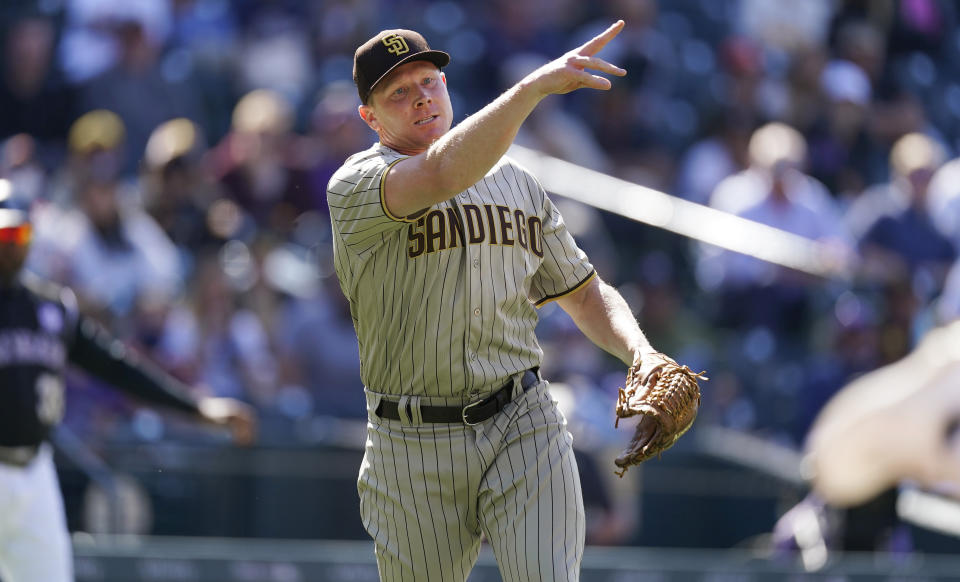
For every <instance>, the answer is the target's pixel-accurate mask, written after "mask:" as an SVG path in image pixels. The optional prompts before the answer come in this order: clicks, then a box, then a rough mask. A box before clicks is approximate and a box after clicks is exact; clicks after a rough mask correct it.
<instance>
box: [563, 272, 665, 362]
mask: <svg viewBox="0 0 960 582" xmlns="http://www.w3.org/2000/svg"><path fill="white" fill-rule="evenodd" d="M557 303H559V304H560V307H562V308H563V310H564V311H566V312H567V313H568V314H569V315H570V317H571V318H572V319H573V321H574V323H576V324H577V327H578V328H580V331H582V332H583V333H584V335H586V336H587V337H588V338H589V339H590V341H592V342H593V343H595V344H596V345H598V346H599V347H601V348H603V349H604V350H605V351H607V352H609V353H610V354H613V355H614V356H616V357H617V358H619V359H620V361H622V362H623V363H625V364H626V365H627V366H630V365H633V364H635V363H638V362H639V361H640V360H642V359H643V357H644V355H646V354H653V353H656V350H655V349H653V347H652V346H651V345H650V342H649V341H647V337H646V336H645V335H644V334H643V331H641V329H640V326H639V325H638V324H637V320H636V318H635V317H634V316H633V313H632V312H631V311H630V306H629V305H627V302H626V301H625V300H624V299H623V297H622V296H621V295H620V293H619V292H618V291H617V290H616V289H614V288H613V287H611V286H610V285H608V284H606V283H605V282H603V281H602V280H600V277H594V279H593V280H592V281H590V283H588V284H587V285H585V286H584V287H583V288H582V289H579V290H577V291H576V292H574V293H571V294H570V295H566V296H564V297H562V298H560V299H558V300H557Z"/></svg>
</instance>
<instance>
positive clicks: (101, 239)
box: [28, 111, 182, 337]
mask: <svg viewBox="0 0 960 582" xmlns="http://www.w3.org/2000/svg"><path fill="white" fill-rule="evenodd" d="M122 136H123V125H122V124H121V123H120V121H119V120H118V119H117V118H116V116H115V115H113V114H111V113H109V112H105V111H94V112H91V113H90V114H87V115H85V116H83V117H81V118H80V119H78V120H77V121H76V123H75V124H74V126H73V127H72V128H71V133H70V137H71V140H70V145H71V150H72V152H73V153H74V154H76V156H77V157H76V159H75V160H76V165H75V166H74V168H73V170H74V171H75V172H74V174H73V179H74V181H73V182H72V189H71V191H70V195H71V200H72V202H74V203H75V207H70V208H61V207H59V206H58V205H49V206H47V207H45V208H44V212H43V213H41V214H40V216H39V217H38V219H37V224H36V242H35V244H36V250H35V252H34V253H33V254H31V261H30V262H29V263H28V268H29V269H30V270H32V271H34V272H36V273H38V274H40V275H42V276H44V277H45V278H48V279H51V280H54V281H56V282H58V283H61V284H65V285H70V286H72V287H73V288H74V290H75V292H76V293H77V296H78V299H79V300H80V302H81V305H84V306H85V308H86V309H88V310H89V311H90V312H91V313H93V314H96V315H99V316H100V317H101V318H103V319H104V320H105V321H107V322H109V323H110V324H111V325H113V326H114V329H116V330H117V332H118V333H119V334H120V335H121V336H124V334H127V337H129V335H130V334H131V333H133V329H134V328H135V327H136V314H137V309H138V308H140V307H143V306H145V305H164V304H166V303H168V302H170V301H172V300H173V299H174V298H175V297H176V295H177V293H178V292H179V290H180V286H181V284H182V279H181V278H182V272H181V270H180V265H179V262H178V259H177V254H176V249H175V247H174V246H173V244H172V243H171V242H170V239H168V238H167V237H166V235H165V234H164V233H163V230H161V229H160V227H159V226H157V224H156V222H154V221H153V219H152V218H150V216H149V215H148V214H147V213H146V212H144V211H143V209H142V208H141V207H140V206H138V205H137V204H136V203H135V201H134V200H131V199H130V198H129V197H127V198H125V197H124V193H123V183H122V182H121V181H120V179H119V173H118V169H119V168H118V164H117V162H118V160H119V154H118V150H120V149H121V148H122V147H123V139H122Z"/></svg>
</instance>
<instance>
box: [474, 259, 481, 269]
mask: <svg viewBox="0 0 960 582" xmlns="http://www.w3.org/2000/svg"><path fill="white" fill-rule="evenodd" d="M473 268H474V269H479V268H480V259H473Z"/></svg>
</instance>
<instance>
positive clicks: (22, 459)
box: [0, 446, 40, 468]
mask: <svg viewBox="0 0 960 582" xmlns="http://www.w3.org/2000/svg"><path fill="white" fill-rule="evenodd" d="M38 452H40V447H31V446H25V447H0V463H3V464H4V465H13V466H14V467H21V468H23V467H26V466H27V465H29V464H30V462H31V461H33V458H34V457H36V456H37V453H38Z"/></svg>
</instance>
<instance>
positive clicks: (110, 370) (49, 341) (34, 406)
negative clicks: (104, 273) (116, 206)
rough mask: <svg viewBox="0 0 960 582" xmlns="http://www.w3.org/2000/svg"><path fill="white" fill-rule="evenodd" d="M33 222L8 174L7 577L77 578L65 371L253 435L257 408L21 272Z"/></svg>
mask: <svg viewBox="0 0 960 582" xmlns="http://www.w3.org/2000/svg"><path fill="white" fill-rule="evenodd" d="M32 234H33V228H32V225H31V223H30V217H29V214H28V212H27V211H26V209H24V208H23V207H20V206H18V205H17V204H16V201H15V199H14V196H13V195H12V187H11V185H10V182H8V181H6V180H0V388H2V390H0V577H2V579H3V580H4V581H5V582H71V581H72V580H73V572H72V557H71V553H70V538H69V535H68V533H67V524H66V520H65V517H64V513H63V501H62V498H61V495H60V488H59V486H58V484H57V477H56V470H55V469H54V465H53V454H52V452H51V450H50V447H49V446H48V445H47V444H46V441H47V438H48V437H49V435H50V433H51V431H52V430H53V429H54V428H55V427H56V426H57V424H59V423H60V421H61V419H62V418H63V413H64V401H65V395H64V391H65V382H64V378H63V376H64V372H65V370H66V368H67V365H68V364H71V365H75V366H77V367H79V368H81V369H83V370H84V371H86V372H88V373H90V374H92V375H94V376H96V377H98V378H100V379H101V380H103V381H105V382H107V383H109V384H111V385H113V386H115V387H117V388H118V389H122V390H123V391H125V392H127V393H129V394H130V395H132V396H134V397H137V398H139V399H141V400H144V401H146V402H149V403H151V404H154V405H159V406H164V407H167V408H169V409H175V410H180V411H182V412H185V413H187V414H192V415H194V416H195V417H196V418H197V419H198V420H203V421H205V422H209V423H213V424H218V425H223V426H226V427H229V428H230V429H231V431H232V433H233V437H234V440H235V441H236V442H237V443H240V444H246V443H249V442H251V441H252V439H253V433H254V430H255V424H254V423H255V421H254V415H253V412H252V409H250V408H249V407H248V406H247V405H246V404H243V403H241V402H239V401H236V400H231V399H228V398H213V397H198V396H195V395H194V393H193V391H191V390H190V389H189V388H188V387H187V386H185V385H183V384H181V383H180V382H178V381H177V380H175V379H174V378H172V377H171V376H169V375H167V374H165V373H163V372H161V371H160V369H159V368H157V367H155V366H152V365H150V364H149V363H148V362H146V361H143V360H141V359H140V358H138V357H137V355H136V354H135V353H134V352H133V351H132V350H130V349H127V347H126V346H125V345H123V344H122V343H121V342H119V341H117V340H116V339H114V338H112V337H111V336H110V335H109V334H108V333H107V332H106V331H105V330H104V329H103V328H102V327H100V326H99V325H97V324H96V323H95V322H94V321H93V320H92V319H90V318H89V317H87V316H85V315H84V314H82V313H81V312H80V311H79V309H78V308H77V300H76V298H75V296H74V295H73V293H72V292H71V291H70V290H68V289H66V288H61V287H57V286H55V285H53V284H51V283H48V282H45V281H42V280H40V279H38V278H36V277H33V276H31V275H28V274H26V273H24V272H23V264H24V261H25V260H26V257H27V254H28V251H29V249H30V241H31V238H32Z"/></svg>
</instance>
